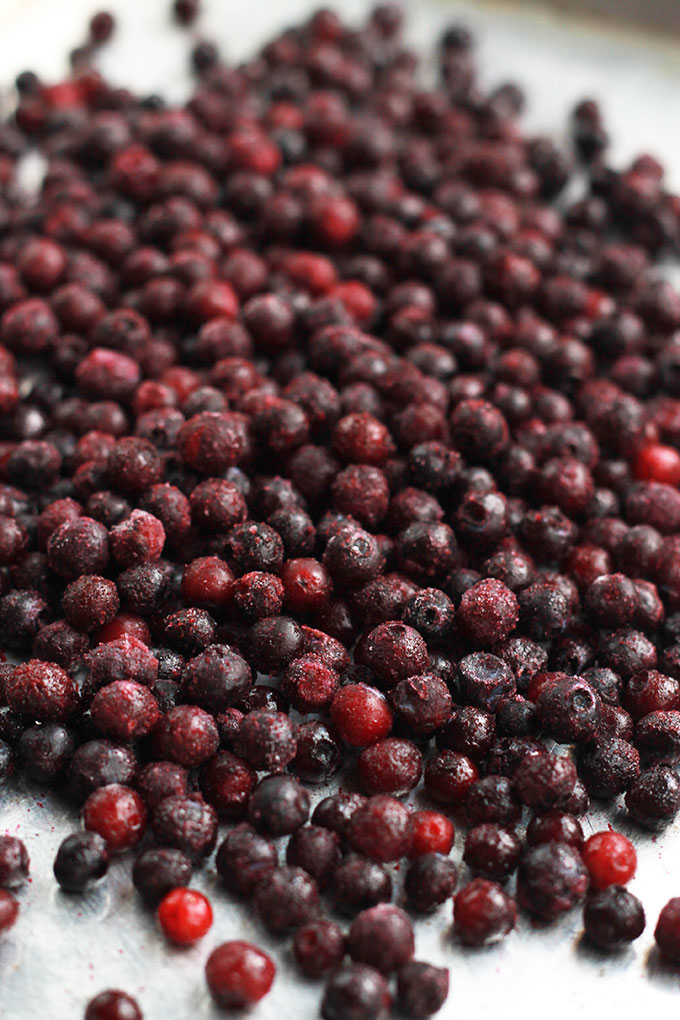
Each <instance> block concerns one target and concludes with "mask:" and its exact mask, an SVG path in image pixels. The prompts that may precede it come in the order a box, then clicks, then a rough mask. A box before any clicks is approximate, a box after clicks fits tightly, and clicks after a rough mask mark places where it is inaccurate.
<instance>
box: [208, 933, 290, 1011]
mask: <svg viewBox="0 0 680 1020" xmlns="http://www.w3.org/2000/svg"><path fill="white" fill-rule="evenodd" d="M275 974H276V967H275V966H274V964H273V962H272V960H271V959H270V958H269V956H267V954H266V953H264V952H263V951H262V950H261V949H258V948H257V946H254V945H253V944H252V943H251V942H241V941H236V942H223V943H222V945H221V946H218V947H217V949H214V950H213V951H212V953H211V954H210V956H209V957H208V962H207V963H206V965H205V977H206V981H207V982H208V988H209V989H210V994H211V995H212V997H213V999H214V1000H215V1002H216V1003H217V1005H218V1006H220V1007H221V1008H222V1009H245V1008H246V1007H248V1006H252V1005H254V1003H256V1002H259V1001H260V999H262V998H264V996H265V995H266V994H267V992H268V991H269V989H270V988H271V986H272V984H273V982H274V975H275Z"/></svg>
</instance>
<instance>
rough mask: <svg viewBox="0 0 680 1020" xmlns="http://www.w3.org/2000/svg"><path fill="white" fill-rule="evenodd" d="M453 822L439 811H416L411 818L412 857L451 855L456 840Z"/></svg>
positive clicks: (410, 854)
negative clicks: (438, 854)
mask: <svg viewBox="0 0 680 1020" xmlns="http://www.w3.org/2000/svg"><path fill="white" fill-rule="evenodd" d="M454 835H455V833H454V828H453V822H451V821H450V819H448V818H447V817H446V815H443V814H440V812H439V811H414V813H413V815H412V816H411V850H410V853H409V856H410V857H420V856H422V855H423V854H431V853H441V854H449V853H451V848H452V847H453V840H454Z"/></svg>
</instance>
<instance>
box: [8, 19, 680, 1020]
mask: <svg viewBox="0 0 680 1020" xmlns="http://www.w3.org/2000/svg"><path fill="white" fill-rule="evenodd" d="M99 6H101V5H100V4H97V3H96V2H93V0H61V2H59V3H56V2H55V0H0V81H1V82H2V83H6V84H7V85H9V84H10V83H11V80H12V78H13V76H14V74H16V73H17V72H18V71H20V70H22V69H24V68H25V67H33V68H35V69H36V70H37V71H39V72H41V73H42V74H44V75H46V76H52V77H57V76H60V75H63V74H64V72H65V67H66V64H65V58H66V54H67V52H68V50H69V49H70V48H71V47H72V46H73V45H75V44H76V43H77V42H78V41H79V39H80V37H81V34H82V32H83V30H84V25H85V23H86V19H87V17H88V16H89V15H90V14H91V13H92V12H93V10H94V9H96V8H97V7H99ZM108 6H109V7H110V8H111V9H112V10H114V12H115V13H116V14H117V15H118V17H119V22H120V30H119V32H118V34H117V37H116V41H115V42H114V44H113V45H112V46H111V47H110V49H109V50H107V51H106V52H105V54H104V55H103V58H102V64H103V66H104V69H105V70H106V72H107V73H108V74H109V75H110V76H111V77H112V78H114V79H118V80H120V81H121V83H125V84H130V83H132V84H133V85H135V86H136V87H138V88H139V89H140V90H149V91H150V90H159V91H163V92H164V93H165V94H168V95H170V96H171V97H172V98H181V96H182V95H184V94H185V93H186V89H187V87H188V78H187V76H186V71H185V68H186V56H187V50H188V40H187V39H186V37H184V36H183V35H182V34H181V33H180V32H178V31H177V30H176V29H174V28H173V27H172V26H171V25H170V24H169V19H168V13H167V12H168V6H169V0H115V2H111V3H110V4H108ZM204 6H205V7H207V8H208V12H207V17H206V19H205V22H204V24H205V26H206V31H208V30H209V31H211V32H212V34H214V35H215V36H216V37H217V38H218V39H219V40H220V42H221V44H222V45H223V47H224V50H225V52H226V53H227V54H228V55H229V56H231V57H238V56H241V55H245V53H246V52H248V51H249V50H250V49H252V47H253V46H254V45H255V44H257V43H258V42H260V41H263V40H264V39H265V38H266V37H267V36H268V35H269V34H270V33H271V32H273V31H274V30H275V29H277V28H278V27H280V26H282V25H284V24H287V23H291V22H294V21H295V20H296V19H297V18H299V17H300V16H301V15H303V14H304V13H306V12H308V11H309V10H310V9H311V8H312V6H314V5H313V4H312V3H310V2H308V0H259V3H257V4H247V3H243V2H238V0H204ZM337 6H338V7H339V8H341V9H343V10H345V11H346V12H347V13H348V15H349V16H352V17H356V16H358V15H360V14H361V13H362V12H365V11H366V9H367V6H368V4H367V3H365V2H363V0H339V2H337ZM407 7H408V8H409V15H410V26H411V29H410V31H411V36H412V38H413V40H414V41H415V42H416V43H417V44H419V45H425V44H426V43H427V42H428V41H429V40H431V39H432V38H433V37H434V35H435V33H436V32H437V30H438V29H439V28H440V27H441V26H442V25H443V24H444V23H445V22H446V21H449V20H451V19H452V18H461V17H462V18H464V19H465V20H466V21H468V22H469V23H471V24H472V25H473V26H474V27H476V28H478V29H479V31H480V62H481V65H482V69H483V77H484V79H485V80H486V81H488V82H490V83H500V82H502V81H504V80H507V79H508V78H513V79H514V80H517V81H519V82H520V83H521V84H522V85H523V86H524V87H525V88H526V90H527V95H528V99H529V109H528V112H527V118H526V119H527V122H528V124H529V125H530V126H531V127H532V128H533V129H536V130H541V131H548V132H550V133H553V134H555V133H557V132H559V130H560V127H561V125H562V124H563V123H564V118H565V116H566V113H567V111H568V110H569V108H570V106H571V105H572V104H573V103H574V102H575V101H576V100H577V99H579V98H581V97H583V96H584V95H586V94H589V95H594V96H597V97H598V98H599V99H600V100H601V101H602V104H603V106H604V109H605V111H606V114H607V119H608V124H609V126H610V129H611V133H612V136H613V140H614V145H613V158H614V159H615V161H618V162H619V163H622V162H624V161H625V160H627V159H630V158H631V157H632V156H633V155H634V154H636V153H637V152H639V151H642V150H647V151H652V152H655V153H656V154H658V155H660V156H661V157H662V158H664V159H665V161H666V163H667V166H668V169H669V180H670V182H671V183H672V184H673V185H674V186H675V187H676V188H680V132H679V131H678V126H679V125H680V52H679V51H680V47H678V45H677V43H676V42H669V43H668V44H665V43H664V42H663V41H659V40H658V39H657V40H651V39H650V40H647V39H645V38H644V37H643V36H641V35H640V34H639V33H636V32H630V31H628V30H621V31H619V30H615V29H608V30H607V31H606V32H605V31H603V29H602V28H601V26H600V27H597V26H591V25H589V24H588V23H586V22H569V21H566V20H563V19H560V18H559V17H557V16H555V15H554V14H553V13H549V12H545V13H541V12H537V11H536V9H534V8H531V9H528V8H523V9H521V10H518V9H517V7H516V6H515V7H514V9H513V10H509V9H505V8H502V7H499V8H491V9H490V8H487V7H486V6H484V7H479V6H477V5H474V4H471V3H438V2H436V0H429V2H427V0H421V2H418V0H414V2H413V3H412V4H410V5H408V4H407ZM326 792H328V791H327V790H320V791H318V795H319V796H321V795H324V794H325V793H326ZM608 822H612V823H613V824H615V825H617V827H619V828H621V829H622V830H623V831H624V832H626V833H627V834H629V835H630V836H631V838H633V840H634V842H635V843H636V846H637V849H638V855H639V870H638V876H637V878H636V879H635V880H634V882H633V883H632V884H631V889H632V890H633V891H635V892H636V893H637V894H638V895H639V896H640V897H641V898H642V900H643V902H644V905H645V909H646V911H647V918H648V925H647V929H646V931H645V933H644V934H643V936H642V937H641V938H640V939H639V940H638V942H637V943H636V944H635V945H634V946H633V948H631V949H629V950H627V951H625V952H623V953H620V954H614V955H606V954H604V953H601V952H597V951H595V950H594V949H593V948H591V947H589V946H586V945H584V944H583V943H582V942H581V939H580V931H581V919H580V912H579V911H575V912H574V913H573V914H571V915H569V916H568V917H567V918H565V919H564V920H563V921H562V922H561V923H558V924H556V925H552V926H549V927H545V928H536V927H534V926H533V925H532V924H531V923H530V922H529V921H527V920H526V919H522V920H521V921H520V925H519V928H518V930H517V931H516V932H515V933H513V934H512V935H511V936H510V937H509V938H508V939H507V940H506V941H505V942H504V943H503V944H502V945H501V946H499V947H496V948H491V949H485V950H464V949H462V948H461V947H460V946H458V945H456V944H455V943H454V942H453V940H452V938H451V934H450V923H451V905H450V903H449V904H447V905H446V906H445V907H443V908H442V909H441V910H440V911H439V912H438V913H437V914H435V915H433V916H432V917H428V918H427V919H425V920H422V921H419V922H418V924H417V955H418V956H419V957H420V958H425V959H429V960H432V961H433V962H438V963H440V964H446V965H448V966H449V967H450V971H451V993H450V998H449V1000H448V1003H447V1004H446V1006H445V1008H444V1009H443V1010H442V1012H441V1014H440V1017H441V1018H442V1020H453V1018H454V1017H455V1018H457V1020H458V1018H461V1017H466V1018H467V1017H469V1018H472V1020H476V1018H477V1017H481V1016H484V1017H487V1016H488V1017H494V1018H496V1017H498V1018H501V1017H503V1018H505V1017H511V1018H513V1017H519V1016H521V1017H522V1018H523V1020H533V1018H538V1017H539V1016H540V1017H543V1016H545V1015H546V1014H548V1015H550V1017H551V1018H552V1020H559V1018H561V1017H567V1016H568V1017H570V1018H574V1017H600V1016H609V1015H614V1014H615V1013H618V1014H619V1015H620V1016H622V1017H628V1016H633V1015H647V1016H651V1015H655V1016H657V1017H659V1018H661V1020H664V1018H666V1017H671V1016H673V1015H675V1012H676V1011H677V1002H678V995H679V993H680V971H676V970H674V969H673V968H669V967H668V966H667V965H665V964H663V963H662V962H661V961H660V960H659V959H658V957H657V955H656V953H655V951H654V950H653V937H652V934H653V928H654V924H655V922H656V917H657V916H658V912H659V910H660V908H661V907H662V906H663V904H664V903H665V902H666V900H667V899H668V898H669V897H670V896H671V895H680V824H676V825H674V826H672V827H671V828H670V829H668V830H667V831H666V832H665V833H664V834H663V835H661V836H659V837H651V836H649V835H645V834H640V833H639V832H638V831H637V830H632V829H631V828H630V827H629V826H628V824H627V822H626V821H625V818H623V816H621V817H618V816H617V813H616V812H614V813H613V814H612V813H610V814H609V815H606V814H604V813H596V814H593V815H592V816H591V819H590V821H589V824H590V823H592V825H593V831H596V830H597V829H599V828H603V827H605V826H606V825H607V823H608ZM77 825H78V819H77V817H76V816H75V815H74V813H73V811H72V810H71V809H70V808H69V807H67V806H65V804H64V803H62V802H61V801H60V800H59V798H58V797H56V796H55V795H53V794H50V793H49V792H47V791H44V790H42V789H39V788H37V787H30V786H27V785H26V784H25V783H24V782H23V781H22V780H18V781H17V782H16V783H15V784H14V785H12V786H10V787H9V788H5V789H4V790H3V791H1V792H0V831H4V832H7V833H13V834H16V835H18V836H20V837H21V838H22V839H23V840H25V842H26V844H27V846H28V849H29V852H30V855H31V882H30V884H28V885H27V886H26V887H25V888H24V889H23V890H22V891H21V892H20V893H19V898H20V901H21V915H20V918H19V921H18V922H17V924H16V926H15V927H14V928H13V929H12V930H11V931H10V932H9V933H8V934H7V935H6V936H5V937H4V938H3V939H2V940H0V1017H2V1018H6V1020H79V1018H81V1017H82V1015H83V1011H84V1006H85V1003H86V1002H87V1001H88V1000H89V999H90V998H91V997H92V996H93V995H94V994H96V993H97V992H98V991H100V990H102V989H104V988H107V987H120V988H123V989H125V990H127V991H129V992H130V993H131V994H133V995H134V996H136V997H137V999H138V1001H139V1003H140V1005H141V1006H142V1008H143V1011H144V1016H145V1018H146V1020H190V1018H192V1020H193V1018H195V1020H209V1018H213V1020H215V1018H217V1016H218V1015H220V1014H218V1013H217V1011H216V1010H214V1009H213V1007H212V1005H211V1003H210V1001H209V998H208V996H207V993H206V990H205V985H204V981H203V964H204V962H205V959H206V958H207V956H208V954H209V952H210V951H211V949H212V948H213V947H214V946H215V945H217V944H218V943H219V942H221V941H223V940H225V939H228V938H234V937H239V938H250V939H253V940H254V941H257V942H259V943H260V944H261V945H263V946H265V947H266V948H268V949H270V950H271V951H272V953H273V955H274V957H275V959H276V962H277V967H278V974H277V980H276V982H275V985H274V988H273V990H272V993H271V994H270V995H269V996H268V997H267V999H265V1000H264V1001H263V1002H262V1003H261V1004H260V1006H259V1007H258V1008H257V1009H255V1010H254V1011H253V1012H252V1014H250V1016H251V1017H252V1020H307V1018H312V1017H314V1016H316V1015H317V1012H318V1002H319V997H320V987H319V986H318V985H316V984H314V983H311V982H307V981H304V980H301V979H300V978H299V977H298V975H297V973H296V972H295V970H294V968H293V966H292V964H291V961H290V958H289V947H288V944H287V942H286V941H285V940H272V939H271V938H269V937H267V936H266V935H265V934H264V933H263V932H262V931H261V930H260V929H259V927H257V926H256V925H255V923H254V922H253V921H252V920H251V919H250V918H249V917H248V916H247V913H246V912H245V911H244V910H243V909H242V907H241V906H240V905H238V904H236V903H234V902H233V901H232V900H230V899H229V898H228V897H227V895H226V893H224V892H223V890H222V889H221V888H220V886H219V883H218V881H217V877H216V874H215V870H214V866H213V863H212V861H209V862H208V864H207V865H206V867H205V868H204V869H203V870H202V871H201V872H200V873H198V874H197V876H196V879H195V882H194V884H195V885H196V887H197V888H200V889H202V890H203V891H204V892H206V893H207V894H208V895H209V896H210V898H211V901H212V904H213V908H214V910H215V924H214V926H213V929H212V930H211V931H210V933H209V934H208V935H207V936H206V938H205V939H204V940H203V941H202V943H200V944H199V945H198V946H196V947H194V948H191V949H188V950H187V949H181V950H180V949H172V948H168V947H167V945H166V944H165V941H164V940H163V938H162V937H161V936H160V935H159V933H158V932H157V930H156V929H155V926H154V921H153V918H151V917H150V916H149V915H148V913H147V912H145V911H143V910H142V909H140V906H139V904H138V902H137V899H136V896H135V895H134V891H133V889H132V886H131V882H130V877H129V866H130V862H129V860H127V859H123V860H120V861H117V862H116V863H114V864H113V866H112V867H111V870H110V873H109V875H108V877H107V879H106V880H105V881H104V882H103V883H101V884H100V886H99V887H98V888H97V889H95V890H94V891H93V892H92V893H90V894H89V895H86V896H81V897H68V896H65V895H64V894H62V893H61V892H60V891H59V889H58V887H57V885H56V882H55V881H54V878H53V876H52V861H53V859H54V855H55V852H56V849H57V847H58V845H59V843H60V841H61V839H62V838H63V837H64V836H65V835H67V834H68V832H69V831H72V830H73V828H75V827H77ZM586 834H587V835H588V834H589V833H588V832H587V833H586ZM461 844H462V840H461V837H460V835H459V836H458V838H457V841H456V847H455V849H454V857H455V858H456V859H457V860H458V861H459V860H460V855H461V850H462V846H461ZM395 877H396V878H397V879H398V877H399V876H398V873H397V874H396V876H395ZM463 877H464V876H463ZM222 1015H224V1014H222Z"/></svg>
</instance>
